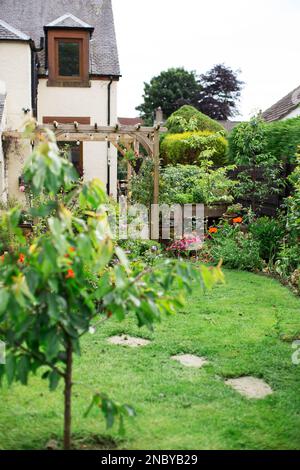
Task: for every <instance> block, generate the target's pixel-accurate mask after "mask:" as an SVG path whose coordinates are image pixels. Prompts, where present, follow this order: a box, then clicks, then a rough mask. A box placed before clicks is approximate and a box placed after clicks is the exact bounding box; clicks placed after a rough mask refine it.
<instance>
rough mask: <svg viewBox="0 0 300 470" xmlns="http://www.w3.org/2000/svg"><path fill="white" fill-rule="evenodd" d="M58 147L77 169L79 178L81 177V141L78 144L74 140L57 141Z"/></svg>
mask: <svg viewBox="0 0 300 470" xmlns="http://www.w3.org/2000/svg"><path fill="white" fill-rule="evenodd" d="M58 144H59V148H60V151H61V153H62V155H63V156H64V157H66V158H67V159H68V160H69V161H70V162H71V163H72V164H73V165H74V168H75V170H76V171H77V173H78V175H79V176H80V178H82V177H83V143H82V142H80V143H79V145H78V144H77V143H75V142H73V143H70V142H59V143H58Z"/></svg>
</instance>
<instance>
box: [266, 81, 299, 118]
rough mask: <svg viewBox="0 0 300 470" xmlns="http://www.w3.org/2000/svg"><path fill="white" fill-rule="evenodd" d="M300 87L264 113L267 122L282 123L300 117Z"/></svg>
mask: <svg viewBox="0 0 300 470" xmlns="http://www.w3.org/2000/svg"><path fill="white" fill-rule="evenodd" d="M299 105H300V87H298V88H296V89H295V90H293V91H291V92H290V93H289V94H288V95H286V96H285V97H284V98H282V99H281V100H279V101H278V102H277V103H275V104H273V106H271V107H270V108H269V109H267V110H266V111H264V112H263V113H262V117H263V119H264V120H265V121H267V122H272V121H282V120H284V119H290V118H294V117H297V116H300V106H299Z"/></svg>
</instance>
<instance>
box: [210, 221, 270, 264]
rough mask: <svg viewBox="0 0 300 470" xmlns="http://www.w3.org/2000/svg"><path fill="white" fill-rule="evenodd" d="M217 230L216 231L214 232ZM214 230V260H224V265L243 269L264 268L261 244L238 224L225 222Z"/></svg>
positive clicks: (212, 252) (212, 250)
mask: <svg viewBox="0 0 300 470" xmlns="http://www.w3.org/2000/svg"><path fill="white" fill-rule="evenodd" d="M214 232H215V233H214ZM214 232H212V235H211V242H210V245H211V250H210V254H211V256H212V258H213V260H214V262H216V263H219V261H220V260H223V264H224V266H227V267H228V268H230V269H240V270H242V271H256V270H261V269H262V268H263V260H262V259H261V257H260V253H259V250H260V245H259V243H258V242H257V241H255V240H254V239H253V236H252V235H251V234H244V233H243V232H242V231H241V230H240V227H239V226H237V225H229V224H227V223H225V224H224V225H221V226H220V227H219V229H218V230H215V231H214Z"/></svg>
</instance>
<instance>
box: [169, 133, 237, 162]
mask: <svg viewBox="0 0 300 470" xmlns="http://www.w3.org/2000/svg"><path fill="white" fill-rule="evenodd" d="M227 151H228V142H227V140H226V139H225V137H224V136H223V135H222V134H220V133H213V132H209V131H203V132H184V133H182V134H168V135H166V136H165V138H164V140H163V141H162V143H161V157H162V160H163V164H164V165H168V164H171V165H176V164H177V163H180V164H183V165H195V164H196V165H197V164H200V162H201V160H203V159H209V160H211V161H212V162H213V163H214V165H217V166H222V165H224V164H226V162H227Z"/></svg>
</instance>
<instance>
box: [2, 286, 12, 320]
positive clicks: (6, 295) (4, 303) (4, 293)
mask: <svg viewBox="0 0 300 470" xmlns="http://www.w3.org/2000/svg"><path fill="white" fill-rule="evenodd" d="M9 298H10V295H9V293H8V292H7V290H6V289H3V288H1V289H0V315H1V314H2V313H4V312H5V310H6V307H7V305H8V302H9Z"/></svg>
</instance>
